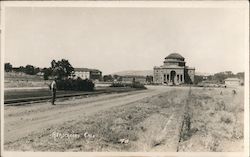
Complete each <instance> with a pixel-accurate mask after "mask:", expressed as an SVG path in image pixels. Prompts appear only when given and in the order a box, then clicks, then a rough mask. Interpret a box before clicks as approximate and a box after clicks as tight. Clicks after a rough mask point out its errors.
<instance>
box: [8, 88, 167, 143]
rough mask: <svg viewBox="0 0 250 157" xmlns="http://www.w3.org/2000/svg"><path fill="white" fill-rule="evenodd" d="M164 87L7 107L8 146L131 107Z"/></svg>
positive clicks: (158, 92) (159, 91) (160, 91)
mask: <svg viewBox="0 0 250 157" xmlns="http://www.w3.org/2000/svg"><path fill="white" fill-rule="evenodd" d="M164 90H166V89H164V88H152V87H151V88H149V89H148V90H144V91H136V92H131V93H123V94H110V95H102V96H98V97H91V98H85V99H76V100H69V101H64V102H58V104H57V105H56V106H51V105H50V104H49V103H43V104H36V105H28V106H21V107H20V106H19V107H5V128H4V130H5V132H4V133H5V134H4V141H5V143H8V142H11V141H15V140H18V139H20V138H22V137H25V136H28V135H29V134H31V133H34V132H39V131H40V130H41V129H45V128H49V127H51V126H53V125H59V124H62V123H64V122H66V121H71V120H75V119H79V118H80V117H82V116H87V115H91V114H94V113H96V112H99V111H102V110H108V109H109V108H112V107H115V106H121V105H125V104H129V103H132V102H135V101H138V100H141V99H143V98H146V97H150V96H153V95H157V94H160V93H162V92H164Z"/></svg>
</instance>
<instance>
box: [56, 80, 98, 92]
mask: <svg viewBox="0 0 250 157" xmlns="http://www.w3.org/2000/svg"><path fill="white" fill-rule="evenodd" d="M56 83H57V89H58V90H74V91H93V90H94V87H95V84H94V83H93V82H92V81H91V80H82V79H80V78H78V79H77V80H73V79H65V80H57V82H56Z"/></svg>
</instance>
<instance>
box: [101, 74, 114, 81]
mask: <svg viewBox="0 0 250 157" xmlns="http://www.w3.org/2000/svg"><path fill="white" fill-rule="evenodd" d="M103 81H104V82H112V81H113V77H112V76H111V75H104V76H103Z"/></svg>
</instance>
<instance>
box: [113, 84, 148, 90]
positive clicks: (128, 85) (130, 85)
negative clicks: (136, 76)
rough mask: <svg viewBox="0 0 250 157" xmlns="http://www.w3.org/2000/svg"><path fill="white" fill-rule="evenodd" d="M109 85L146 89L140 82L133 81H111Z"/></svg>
mask: <svg viewBox="0 0 250 157" xmlns="http://www.w3.org/2000/svg"><path fill="white" fill-rule="evenodd" d="M110 87H130V88H137V89H147V88H146V87H145V86H144V85H143V84H141V83H140V82H133V83H121V82H117V83H112V84H111V86H110Z"/></svg>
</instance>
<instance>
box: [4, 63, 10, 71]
mask: <svg viewBox="0 0 250 157" xmlns="http://www.w3.org/2000/svg"><path fill="white" fill-rule="evenodd" d="M4 70H5V71H6V72H11V71H12V65H11V64H10V63H5V64H4Z"/></svg>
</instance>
